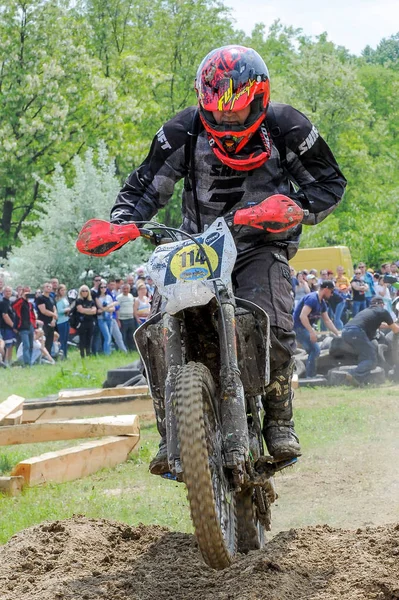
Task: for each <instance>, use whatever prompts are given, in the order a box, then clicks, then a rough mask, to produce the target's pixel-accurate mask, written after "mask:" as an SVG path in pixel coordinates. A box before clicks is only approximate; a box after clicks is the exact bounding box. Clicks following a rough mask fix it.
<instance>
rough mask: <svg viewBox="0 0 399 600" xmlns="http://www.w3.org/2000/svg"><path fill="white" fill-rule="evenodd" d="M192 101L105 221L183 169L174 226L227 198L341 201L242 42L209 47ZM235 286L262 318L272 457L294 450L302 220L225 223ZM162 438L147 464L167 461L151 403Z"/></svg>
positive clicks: (149, 206) (308, 139)
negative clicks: (267, 330)
mask: <svg viewBox="0 0 399 600" xmlns="http://www.w3.org/2000/svg"><path fill="white" fill-rule="evenodd" d="M195 91H196V93H197V98H198V106H191V107H189V108H186V109H185V110H183V111H181V112H179V113H178V114H177V115H176V116H174V117H173V118H172V119H171V120H170V121H168V122H166V123H165V124H164V125H163V126H162V127H161V128H160V129H159V130H158V132H157V133H156V135H155V137H154V139H153V142H152V145H151V148H150V151H149V154H148V156H147V158H146V159H145V160H144V162H143V163H142V164H141V165H140V166H139V167H138V168H137V169H136V170H135V171H133V173H131V175H129V177H128V178H127V180H126V182H125V185H124V186H123V188H122V189H121V191H120V192H119V194H118V196H117V199H116V202H115V204H114V206H113V208H112V211H111V221H112V222H113V223H126V222H129V221H149V220H150V219H151V218H152V217H153V216H154V215H155V214H156V213H157V211H158V210H160V209H161V208H162V207H164V206H165V205H166V204H167V202H168V201H169V200H170V198H171V196H172V194H173V190H174V185H175V183H176V182H177V181H179V180H180V179H183V178H184V192H183V201H182V215H183V225H182V229H183V230H185V231H187V232H189V233H191V234H192V233H198V232H200V231H203V230H204V229H206V228H207V227H208V226H209V225H210V224H211V223H212V222H213V221H214V220H215V219H216V218H217V217H219V216H221V215H224V214H226V213H229V212H230V211H231V210H232V209H233V207H234V208H237V207H238V206H240V207H243V206H245V205H246V203H255V204H257V203H259V202H261V201H262V200H264V199H265V198H266V197H268V196H270V195H273V194H278V193H279V194H285V195H287V196H290V197H291V198H293V199H294V200H295V201H296V202H297V203H298V204H299V205H300V206H301V207H302V208H303V209H306V210H307V211H308V213H306V216H305V218H304V219H303V223H304V224H306V225H315V224H317V223H319V222H321V221H322V220H323V219H324V218H325V217H326V216H327V215H328V214H330V213H331V212H332V211H333V210H334V208H335V207H336V206H337V205H338V203H339V202H340V200H341V198H342V196H343V193H344V189H345V185H346V180H345V178H344V176H343V175H342V173H341V171H340V169H339V167H338V165H337V163H336V161H335V159H334V156H333V154H332V152H331V150H330V148H329V147H328V145H327V143H326V142H325V141H324V140H323V138H322V137H321V136H320V135H319V133H318V131H317V129H316V128H315V126H314V125H312V123H311V122H310V121H309V120H308V119H307V118H306V117H305V116H304V115H303V114H302V113H301V112H299V111H298V110H296V109H295V108H293V107H292V106H289V105H287V104H280V103H274V102H270V82H269V72H268V69H267V67H266V65H265V63H264V61H263V59H262V58H261V57H260V55H259V54H258V53H257V52H255V51H254V50H253V49H251V48H246V47H243V46H235V45H230V46H223V47H221V48H217V49H215V50H212V51H211V52H210V53H209V54H208V55H207V56H206V57H205V58H204V59H203V61H202V62H201V64H200V66H199V68H198V71H197V75H196V79H195ZM232 233H233V235H234V236H235V241H236V245H237V251H238V255H237V261H236V264H235V269H234V272H233V284H234V286H235V294H236V296H238V297H241V298H243V299H245V300H250V301H252V302H255V303H256V304H258V305H259V306H261V307H262V308H263V309H264V310H265V311H266V312H267V313H268V315H269V318H270V325H271V343H272V351H271V381H270V383H269V384H268V386H267V389H266V394H265V397H264V399H263V402H264V408H265V419H264V424H263V435H264V438H265V441H266V445H267V448H268V451H269V453H270V454H271V455H272V456H273V457H274V458H275V459H276V460H285V459H289V458H293V457H297V456H300V453H301V450H300V446H299V440H298V437H297V435H296V433H295V430H294V422H293V420H292V416H293V415H292V399H293V393H292V390H291V380H292V374H293V368H294V361H293V358H292V355H293V352H294V350H295V333H294V332H293V318H292V309H293V298H292V292H291V276H290V269H289V265H288V260H289V259H291V258H292V257H293V256H294V254H295V253H296V251H297V248H298V244H299V237H300V233H301V226H300V225H299V226H296V227H294V228H292V229H289V230H288V231H284V232H282V233H268V232H265V231H263V230H260V229H254V228H249V227H242V228H241V229H239V230H238V231H233V232H232ZM155 411H156V414H157V421H158V430H159V432H160V435H161V438H162V440H161V443H160V448H159V452H158V454H157V456H156V457H155V458H154V459H153V460H152V462H151V464H150V471H151V472H152V473H154V474H162V473H164V472H167V471H168V470H169V467H168V462H167V451H166V441H165V440H166V433H165V424H164V408H163V407H162V406H158V405H157V406H155Z"/></svg>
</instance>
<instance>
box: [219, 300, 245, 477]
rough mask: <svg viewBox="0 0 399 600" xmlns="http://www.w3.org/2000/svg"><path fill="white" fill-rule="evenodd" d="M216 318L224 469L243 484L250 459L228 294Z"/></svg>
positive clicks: (232, 310)
mask: <svg viewBox="0 0 399 600" xmlns="http://www.w3.org/2000/svg"><path fill="white" fill-rule="evenodd" d="M220 296H221V310H222V312H223V316H224V319H222V315H219V319H218V329H219V344H220V356H221V369H220V384H221V385H220V388H221V401H220V417H221V427H222V436H223V446H224V455H225V461H226V467H228V468H230V469H232V472H233V476H234V479H235V482H236V483H237V484H241V483H243V481H244V474H245V463H246V460H247V458H248V455H249V435H248V422H247V411H246V406H245V394H244V387H243V385H242V382H241V377H240V370H239V368H238V355H237V341H236V340H237V338H236V318H235V301H234V298H232V297H231V296H229V295H228V293H227V291H226V292H225V293H223V291H222V292H221V294H220Z"/></svg>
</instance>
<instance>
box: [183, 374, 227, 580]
mask: <svg viewBox="0 0 399 600" xmlns="http://www.w3.org/2000/svg"><path fill="white" fill-rule="evenodd" d="M175 389H176V393H175V398H174V402H175V406H176V415H177V428H178V436H179V442H180V459H181V462H182V467H183V472H184V482H185V484H186V486H187V495H188V501H189V504H190V511H191V519H192V521H193V524H194V528H195V535H196V537H197V540H198V545H199V548H200V550H201V553H202V556H203V558H204V560H205V562H206V563H207V564H208V565H209V566H210V567H212V568H214V569H224V568H226V567H228V566H229V565H230V564H231V561H232V557H233V555H234V554H235V552H236V548H237V541H236V516H235V501H234V491H233V490H232V488H231V486H230V484H229V481H228V478H227V475H226V472H225V469H224V467H223V457H222V434H221V430H220V426H219V422H218V419H217V416H216V410H215V405H214V402H213V400H214V399H215V384H214V381H213V378H212V376H211V374H210V372H209V370H208V369H207V368H206V367H205V366H204V365H202V364H200V363H193V362H191V363H188V364H187V365H184V366H183V367H181V369H180V370H179V373H178V375H177V377H176V388H175Z"/></svg>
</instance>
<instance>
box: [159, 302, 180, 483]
mask: <svg viewBox="0 0 399 600" xmlns="http://www.w3.org/2000/svg"><path fill="white" fill-rule="evenodd" d="M163 335H164V348H165V363H166V373H167V375H166V381H165V425H166V443H167V448H168V462H169V466H170V468H171V471H172V473H173V472H174V473H175V474H176V476H177V477H178V476H179V474H180V473H181V472H182V468H181V463H180V449H179V439H178V436H177V419H176V413H175V410H174V394H175V390H176V377H177V374H178V372H179V369H180V367H181V366H182V365H183V350H182V339H181V329H180V321H179V319H176V317H173V316H171V315H169V314H168V313H165V314H164V315H163Z"/></svg>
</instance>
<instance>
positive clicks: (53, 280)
mask: <svg viewBox="0 0 399 600" xmlns="http://www.w3.org/2000/svg"><path fill="white" fill-rule="evenodd" d="M50 283H51V292H50V296H51V298H52V299H53V300H54V303H55V302H56V298H57V294H58V288H59V285H60V283H59V281H58V279H57V277H52V278H51V279H50Z"/></svg>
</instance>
